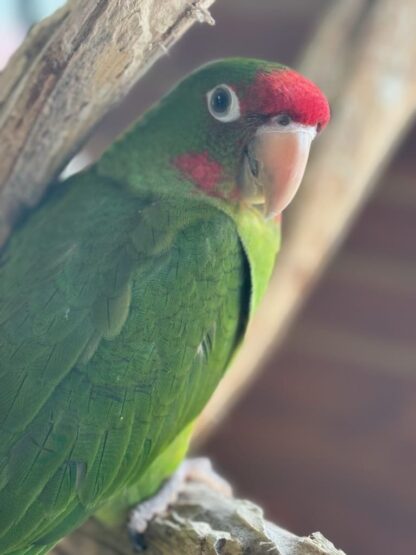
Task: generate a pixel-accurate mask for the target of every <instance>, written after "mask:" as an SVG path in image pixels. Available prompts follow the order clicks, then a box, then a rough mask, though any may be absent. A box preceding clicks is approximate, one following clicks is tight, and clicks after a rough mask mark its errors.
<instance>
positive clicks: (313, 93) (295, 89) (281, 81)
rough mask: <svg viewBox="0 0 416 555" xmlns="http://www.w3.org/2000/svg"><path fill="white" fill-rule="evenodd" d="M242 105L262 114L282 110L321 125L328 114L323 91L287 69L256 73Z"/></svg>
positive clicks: (323, 124)
mask: <svg viewBox="0 0 416 555" xmlns="http://www.w3.org/2000/svg"><path fill="white" fill-rule="evenodd" d="M243 108H244V111H246V112H254V113H258V114H264V115H274V114H278V113H280V112H285V113H287V114H289V115H290V116H291V117H292V118H293V119H294V120H295V121H297V122H299V123H302V124H304V125H318V124H319V125H320V127H322V128H323V127H325V125H326V124H327V123H328V121H329V118H330V111H329V105H328V101H327V99H326V97H325V95H324V94H323V93H322V92H321V90H320V89H319V88H318V87H317V86H316V85H315V83H312V81H310V80H309V79H307V78H306V77H303V75H300V74H299V73H297V72H296V71H293V70H291V69H283V70H278V71H273V72H271V73H259V74H258V75H257V76H256V78H255V81H254V83H253V84H252V85H251V86H250V87H249V89H248V91H247V93H246V95H245V99H244V101H243Z"/></svg>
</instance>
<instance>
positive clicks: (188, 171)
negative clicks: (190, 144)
mask: <svg viewBox="0 0 416 555" xmlns="http://www.w3.org/2000/svg"><path fill="white" fill-rule="evenodd" d="M173 165H174V166H175V168H177V169H178V170H179V171H180V172H181V174H182V175H183V176H184V177H185V178H186V179H188V180H189V181H192V182H193V183H195V185H197V186H198V187H199V188H200V189H202V190H203V191H205V192H207V193H212V192H214V191H215V187H216V186H217V185H218V183H219V182H220V181H221V178H222V175H223V171H222V166H221V164H219V163H218V162H217V161H216V160H213V159H212V158H210V156H209V154H208V152H206V151H205V152H187V153H185V154H181V155H179V156H177V157H176V158H175V159H174V160H173Z"/></svg>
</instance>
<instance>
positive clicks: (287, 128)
mask: <svg viewBox="0 0 416 555" xmlns="http://www.w3.org/2000/svg"><path fill="white" fill-rule="evenodd" d="M166 104H167V106H165V109H166V108H167V109H168V110H169V109H171V110H172V113H170V115H169V119H172V118H173V119H175V120H176V129H178V130H180V132H179V137H177V138H176V140H177V146H176V148H175V147H173V146H172V149H173V153H172V156H171V164H172V166H173V167H174V168H175V170H176V171H177V172H178V173H179V174H180V175H181V177H182V178H184V179H185V180H187V181H190V182H192V184H193V185H194V186H196V187H197V188H198V189H199V190H200V191H201V192H203V193H205V194H208V195H213V196H218V197H220V198H224V199H226V200H229V201H234V202H239V203H248V204H250V205H256V206H257V207H259V208H261V209H262V210H263V212H264V214H265V215H266V217H268V218H270V217H274V216H277V215H279V214H280V213H281V212H282V210H283V209H284V208H285V207H286V206H287V205H288V204H289V202H290V201H291V200H292V198H293V197H294V195H295V193H296V191H297V189H298V187H299V185H300V182H301V180H302V177H303V173H304V170H305V166H306V163H307V159H308V154H309V149H310V146H311V142H312V140H313V139H314V138H315V136H316V135H317V134H318V133H319V132H320V131H321V130H322V129H323V128H324V127H325V126H326V124H327V123H328V120H329V117H330V112H329V106H328V102H327V100H326V98H325V96H324V95H323V93H322V92H321V91H320V90H319V88H318V87H317V86H316V85H315V84H314V83H312V82H311V81H309V80H308V79H306V78H305V77H303V76H302V75H300V74H299V73H297V72H295V71H293V70H291V69H288V68H287V67H285V66H282V65H278V64H275V63H268V62H264V61H261V60H247V59H229V60H224V61H219V62H213V63H211V64H209V65H207V66H204V67H202V68H201V69H199V70H198V71H196V72H195V73H193V74H192V75H190V76H189V77H187V78H186V79H185V80H184V81H183V82H182V83H181V84H179V86H178V87H177V88H176V89H175V90H174V91H173V92H172V93H171V95H169V96H168V100H167V103H166ZM178 107H179V108H178Z"/></svg>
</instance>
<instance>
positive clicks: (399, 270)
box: [0, 0, 416, 555]
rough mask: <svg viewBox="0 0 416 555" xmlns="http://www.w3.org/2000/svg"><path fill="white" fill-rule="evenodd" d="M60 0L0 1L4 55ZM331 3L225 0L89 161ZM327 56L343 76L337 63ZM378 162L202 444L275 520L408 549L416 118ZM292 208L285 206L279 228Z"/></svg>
mask: <svg viewBox="0 0 416 555" xmlns="http://www.w3.org/2000/svg"><path fill="white" fill-rule="evenodd" d="M61 3H62V2H59V1H55V2H52V1H48V0H44V1H42V2H41V1H38V0H31V1H24V0H20V1H18V0H14V1H13V2H11V1H10V0H0V34H1V43H0V65H1V64H5V63H6V60H7V58H8V56H9V55H10V54H11V52H12V51H13V50H14V49H15V48H16V47H17V45H18V44H19V42H20V41H21V40H22V38H23V37H24V34H25V32H26V29H27V28H28V26H30V25H31V24H32V23H33V22H34V21H36V20H37V19H39V18H41V17H43V16H45V15H46V14H47V13H48V12H50V11H52V10H53V9H55V8H56V7H57V5H59V4H61ZM375 3H376V2H375V1H374V2H369V3H368V4H369V9H371V5H372V4H375ZM333 4H334V0H258V1H257V2H252V1H251V0H217V2H216V3H215V4H214V6H213V8H212V10H211V11H212V15H213V17H214V18H215V20H216V25H215V26H214V27H209V26H207V25H195V26H194V27H193V28H192V29H191V30H190V31H189V32H188V33H187V34H186V35H185V36H184V37H183V39H182V40H181V41H180V42H179V43H178V44H176V45H175V46H174V47H173V48H172V49H171V50H170V51H169V53H168V54H167V55H166V56H164V57H163V58H162V59H160V60H159V61H158V62H157V63H156V64H155V65H154V66H153V67H152V68H151V70H150V71H149V72H148V73H147V74H146V75H145V77H144V78H143V79H142V80H141V81H140V82H139V84H138V85H137V86H136V87H135V89H134V90H133V91H132V92H131V94H129V96H128V98H127V99H126V100H125V102H123V104H122V105H120V106H119V107H117V108H116V109H115V110H114V111H113V112H112V113H111V114H109V115H108V117H106V119H105V121H103V123H102V124H101V125H100V126H99V128H98V129H97V132H96V133H95V135H94V137H93V138H92V139H91V141H90V142H89V144H88V145H87V148H86V151H85V152H84V153H83V155H82V163H84V162H85V160H86V159H92V158H94V157H96V156H97V155H98V154H99V153H100V152H101V151H102V150H103V149H104V148H105V147H106V145H107V144H109V143H110V142H111V141H112V140H113V138H114V136H115V135H117V134H118V133H120V132H121V131H122V130H123V129H125V127H126V126H128V125H129V124H130V123H131V122H132V121H133V120H134V119H135V118H136V117H137V116H138V115H139V114H140V113H142V112H143V111H144V110H145V109H146V108H147V107H148V106H149V105H150V104H151V103H152V102H154V100H155V99H157V98H159V97H160V96H161V95H162V94H164V93H165V92H166V91H167V90H168V89H169V88H170V87H171V86H172V85H173V84H174V83H175V82H176V81H177V79H178V78H179V77H181V76H182V75H184V74H186V73H187V72H188V71H190V70H192V69H194V68H195V67H197V66H198V65H199V64H200V63H202V62H204V61H207V60H211V59H213V58H220V57H224V56H230V55H231V56H232V55H239V56H251V57H261V58H267V59H273V60H278V61H280V62H283V63H286V64H289V65H297V64H298V60H299V57H300V55H301V52H302V51H303V49H304V47H305V45H306V44H308V41H309V40H310V39H311V37H312V36H313V34H314V33H315V32H316V30H317V28H318V27H319V25H320V24H321V23H322V20H323V17H324V14H325V12H326V11H327V10H328V9H329V8H331V7H332V5H333ZM414 25H415V29H416V21H415V22H414ZM386 41H388V37H386ZM414 62H415V63H414V65H413V72H414V68H415V67H416V60H414ZM333 64H334V66H333V71H334V79H335V78H336V74H337V60H336V59H334V60H333ZM409 78H412V79H415V75H414V73H413V76H412V77H409ZM334 115H335V116H336V108H335V112H334ZM380 117H383V115H382V114H380ZM359 132H360V129H359V128H358V129H357V133H359ZM350 139H351V140H354V136H351V137H350ZM369 141H371V133H370V135H369ZM380 165H381V166H382V167H383V171H381V170H380V172H379V174H378V177H377V179H376V180H375V182H374V184H373V186H372V188H371V189H369V191H368V194H366V195H365V196H366V200H365V202H362V203H360V204H361V205H360V209H359V210H358V211H357V212H356V215H355V217H354V220H353V221H352V222H350V223H349V226H348V233H346V237H345V239H344V240H343V241H342V242H339V245H338V248H337V251H336V253H334V255H333V256H332V258H331V259H330V261H329V263H328V264H327V265H326V267H325V270H324V271H323V273H322V275H321V276H320V279H319V281H318V282H317V284H316V286H315V287H314V289H313V291H312V292H311V293H310V294H309V295H307V297H306V298H305V302H304V303H303V304H302V308H301V310H300V312H299V313H298V314H297V318H296V319H295V321H294V322H293V323H292V325H291V326H290V329H289V331H288V332H287V333H286V335H285V339H284V341H283V342H282V343H281V344H280V342H279V345H278V347H277V348H276V349H275V350H272V351H271V352H270V353H269V354H268V356H267V359H266V360H265V361H263V362H262V370H261V372H260V373H259V374H257V377H256V380H255V381H254V383H253V384H252V385H251V387H250V388H249V389H247V390H246V391H245V393H244V395H243V396H242V397H241V398H240V399H239V401H238V403H237V404H236V405H234V407H233V409H232V411H231V412H230V414H228V416H227V417H226V418H225V419H224V420H223V421H221V423H220V424H219V425H218V427H217V428H216V429H215V430H214V433H212V434H211V435H210V436H209V437H208V439H206V440H205V441H204V443H203V444H201V445H200V446H199V447H198V449H199V451H200V452H201V453H204V454H207V455H209V456H210V457H212V458H213V460H214V461H215V464H216V466H217V467H218V469H219V470H220V471H221V472H222V473H223V474H224V475H225V476H226V477H228V478H229V479H230V480H231V481H232V483H233V484H234V486H235V489H236V492H237V494H238V495H241V496H245V497H247V498H249V499H252V500H254V501H256V502H258V503H259V504H260V505H261V506H262V507H264V509H265V511H266V515H267V517H268V518H269V519H270V520H273V521H276V522H278V523H280V524H282V525H283V526H285V527H287V528H288V529H290V530H292V531H293V532H296V533H297V534H300V535H302V534H308V533H310V532H312V531H315V530H320V531H321V532H322V533H323V534H325V535H326V536H327V537H328V538H329V539H331V541H333V542H334V543H335V544H336V545H337V546H338V547H340V548H342V549H344V550H345V551H346V553H348V554H350V555H352V554H354V555H369V554H375V553H377V554H378V555H391V554H392V553H394V554H395V555H405V554H410V553H414V552H415V545H416V480H415V477H414V474H415V471H416V179H415V175H416V128H415V127H414V126H412V125H411V122H410V121H409V125H408V126H407V131H406V134H405V135H403V136H401V137H400V140H399V139H398V140H397V149H396V151H395V154H394V156H393V158H392V160H390V159H389V162H388V164H385V163H384V161H383V160H381V161H380ZM78 166H79V164H78ZM76 167H77V165H76ZM353 171H354V167H352V168H351V172H353ZM357 171H359V169H357ZM325 209H326V210H327V209H328V207H325ZM290 218H291V216H290V209H289V210H288V214H287V221H288V222H289V223H288V224H286V221H285V226H286V225H288V226H290ZM271 310H276V311H277V310H278V307H271Z"/></svg>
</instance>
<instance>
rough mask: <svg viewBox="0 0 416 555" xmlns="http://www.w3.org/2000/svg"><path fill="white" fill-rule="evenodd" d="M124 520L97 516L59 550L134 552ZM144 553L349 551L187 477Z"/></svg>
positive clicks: (316, 554)
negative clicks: (113, 523)
mask: <svg viewBox="0 0 416 555" xmlns="http://www.w3.org/2000/svg"><path fill="white" fill-rule="evenodd" d="M126 529H127V528H126V526H123V527H122V528H120V529H119V530H117V531H114V530H109V529H107V528H105V527H104V526H103V525H102V524H101V523H100V522H98V521H97V520H95V519H90V521H89V522H88V523H87V524H86V525H85V526H83V527H82V528H80V529H79V530H77V531H76V532H74V533H73V534H71V536H69V537H68V538H66V539H65V540H63V541H62V542H61V544H60V545H59V546H57V547H56V548H55V550H54V553H55V555H73V554H74V553H88V555H133V554H134V551H133V549H132V547H131V540H130V539H129V538H128V536H127V532H126ZM145 541H146V543H147V545H148V548H147V549H146V555H172V554H180V555H202V554H203V555H243V554H246V553H255V554H256V555H273V554H275V555H345V554H344V552H343V551H339V550H338V549H335V547H334V546H333V545H332V544H331V543H330V542H329V541H328V540H326V539H325V538H324V537H323V536H322V535H321V534H320V533H319V532H318V533H315V534H311V535H310V536H308V537H299V536H295V535H294V534H292V533H290V532H288V531H287V530H284V529H283V528H280V527H279V526H276V525H275V524H272V523H271V522H268V521H267V520H265V519H264V516H263V512H262V510H261V509H260V508H259V507H257V506H256V505H254V504H253V503H251V502H250V501H245V500H241V499H235V498H229V497H224V496H223V495H222V494H220V493H217V492H214V491H213V490H211V489H208V488H207V487H206V486H203V485H201V484H196V483H192V482H190V483H188V484H187V485H186V487H185V490H184V492H183V493H182V494H181V495H180V497H179V499H178V501H177V502H176V503H175V504H174V505H173V506H172V507H171V509H170V510H169V512H168V514H167V515H164V516H159V517H157V518H155V519H154V520H153V521H152V522H151V523H150V525H149V528H148V530H147V531H146V534H145Z"/></svg>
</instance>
